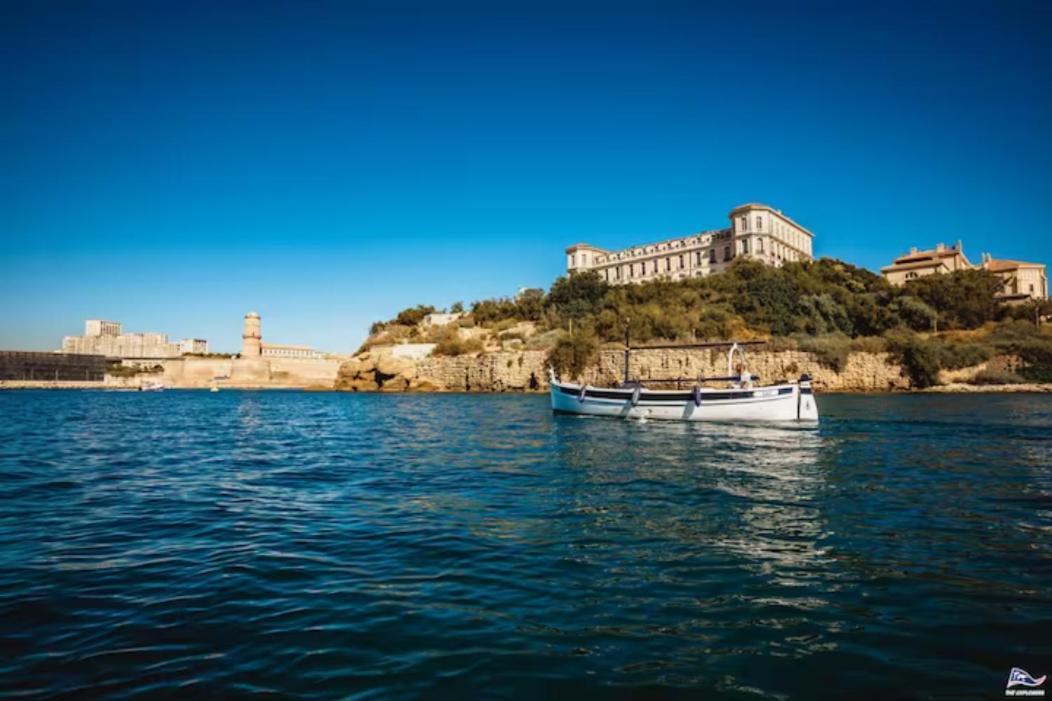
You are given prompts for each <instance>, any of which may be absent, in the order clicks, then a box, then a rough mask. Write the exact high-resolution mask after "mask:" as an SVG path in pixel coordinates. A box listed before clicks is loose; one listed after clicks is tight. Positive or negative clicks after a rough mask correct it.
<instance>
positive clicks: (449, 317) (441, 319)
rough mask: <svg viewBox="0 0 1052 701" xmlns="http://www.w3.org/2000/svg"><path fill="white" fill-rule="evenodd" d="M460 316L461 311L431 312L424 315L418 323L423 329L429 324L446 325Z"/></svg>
mask: <svg viewBox="0 0 1052 701" xmlns="http://www.w3.org/2000/svg"><path fill="white" fill-rule="evenodd" d="M462 316H464V314H463V313H462V312H431V313H430V314H426V315H425V316H424V318H423V319H422V320H421V321H420V325H421V326H422V327H423V328H425V329H426V328H430V327H431V326H448V325H449V324H452V323H453V322H454V321H456V320H457V319H459V318H460V317H462Z"/></svg>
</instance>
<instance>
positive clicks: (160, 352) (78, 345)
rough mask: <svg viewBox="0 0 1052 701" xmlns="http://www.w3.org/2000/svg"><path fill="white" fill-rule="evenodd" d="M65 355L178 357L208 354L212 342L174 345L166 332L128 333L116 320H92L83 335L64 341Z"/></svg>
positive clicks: (200, 340) (187, 340)
mask: <svg viewBox="0 0 1052 701" xmlns="http://www.w3.org/2000/svg"><path fill="white" fill-rule="evenodd" d="M62 352H63V353H74V354H78V355H104V356H106V357H107V358H148V359H160V358H178V357H179V356H180V355H182V354H183V353H207V352H208V341H205V340H203V339H200V338H187V339H183V340H182V341H174V342H170V341H169V340H168V336H167V334H163V333H149V332H147V333H124V332H123V329H122V327H121V324H120V323H119V322H116V321H104V320H102V319H88V320H87V321H85V322H84V335H83V336H66V337H64V338H63V339H62Z"/></svg>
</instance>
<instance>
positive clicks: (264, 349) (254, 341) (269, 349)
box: [241, 312, 325, 360]
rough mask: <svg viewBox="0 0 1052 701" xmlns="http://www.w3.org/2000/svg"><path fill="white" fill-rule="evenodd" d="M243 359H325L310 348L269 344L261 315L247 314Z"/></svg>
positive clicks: (285, 344)
mask: <svg viewBox="0 0 1052 701" xmlns="http://www.w3.org/2000/svg"><path fill="white" fill-rule="evenodd" d="M241 357H242V358H245V359H250V358H264V359H267V358H294V359H295V358H298V359H301V360H318V359H320V358H324V357H325V354H324V353H319V352H318V351H316V350H314V349H313V348H311V347H310V346H304V345H299V344H290V343H267V342H265V341H264V340H263V334H262V321H261V320H260V317H259V314H257V313H256V312H249V313H248V314H245V329H244V332H243V333H242V334H241Z"/></svg>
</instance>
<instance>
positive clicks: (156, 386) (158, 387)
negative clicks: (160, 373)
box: [139, 380, 166, 392]
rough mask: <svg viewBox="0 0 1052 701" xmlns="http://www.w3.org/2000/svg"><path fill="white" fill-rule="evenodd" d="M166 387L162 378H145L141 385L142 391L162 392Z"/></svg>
mask: <svg viewBox="0 0 1052 701" xmlns="http://www.w3.org/2000/svg"><path fill="white" fill-rule="evenodd" d="M165 389H166V387H165V384H164V383H163V382H161V381H160V380H143V381H142V384H140V385H139V391H140V392H162V391H164V390H165Z"/></svg>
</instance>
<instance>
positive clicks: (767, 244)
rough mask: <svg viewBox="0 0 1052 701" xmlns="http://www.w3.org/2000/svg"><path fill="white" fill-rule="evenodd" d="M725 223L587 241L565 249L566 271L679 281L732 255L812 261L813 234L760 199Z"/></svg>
mask: <svg viewBox="0 0 1052 701" xmlns="http://www.w3.org/2000/svg"><path fill="white" fill-rule="evenodd" d="M728 218H729V219H730V226H729V227H727V228H724V229H713V230H711V231H703V232H700V233H696V234H691V235H689V236H683V237H680V238H674V239H668V240H665V241H659V242H656V243H650V244H642V245H638V246H630V247H628V248H625V249H622V250H619V251H609V250H606V249H603V248H599V247H597V246H593V245H591V244H587V243H578V244H575V245H573V246H570V247H569V248H567V249H566V270H567V272H569V273H576V272H583V271H586V270H594V271H596V272H597V273H599V275H601V276H602V277H603V279H604V280H606V281H607V282H608V283H610V284H612V285H624V284H630V283H635V282H646V281H650V280H657V279H662V278H663V279H669V280H681V279H684V278H690V277H704V276H706V275H711V274H713V273H718V272H722V271H723V270H724V269H725V268H726V267H727V266H728V265H730V264H731V262H732V261H733V260H734V259H735V258H749V259H752V260H757V261H760V262H762V263H765V264H767V265H773V266H781V265H782V264H783V263H785V262H787V261H805V260H813V259H814V254H813V240H814V234H813V233H811V232H810V231H809V230H808V229H806V228H804V227H803V226H801V225H800V224H797V223H796V222H795V221H793V220H792V219H790V218H789V217H788V216H786V215H785V214H783V213H782V212H781V211H780V210H777V209H774V208H772V207H768V206H767V205H764V204H745V205H741V206H740V207H735V208H734V209H732V210H731V211H730V214H729V215H728Z"/></svg>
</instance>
